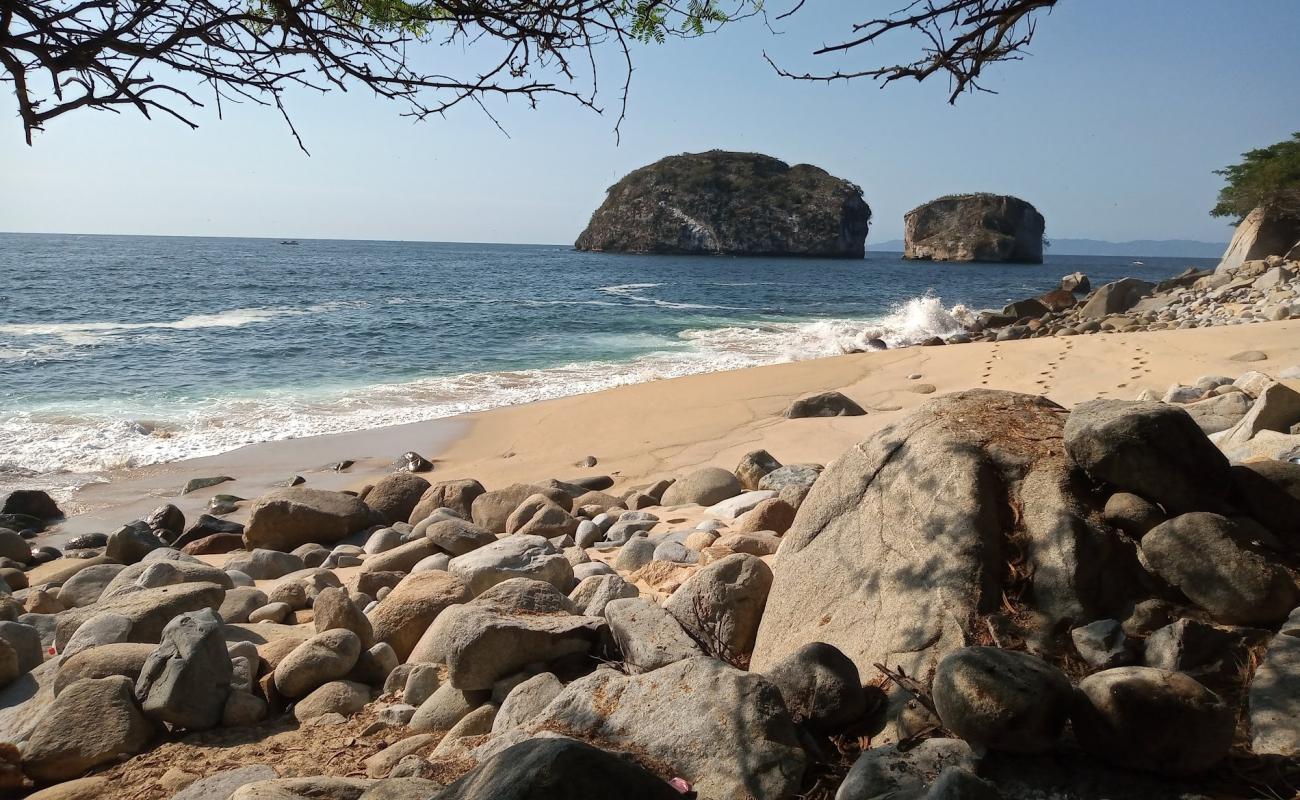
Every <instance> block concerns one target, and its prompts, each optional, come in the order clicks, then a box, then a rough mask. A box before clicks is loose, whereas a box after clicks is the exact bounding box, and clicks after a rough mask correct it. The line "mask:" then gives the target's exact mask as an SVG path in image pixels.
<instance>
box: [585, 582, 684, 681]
mask: <svg viewBox="0 0 1300 800" xmlns="http://www.w3.org/2000/svg"><path fill="white" fill-rule="evenodd" d="M605 619H606V620H607V621H608V622H609V632H610V635H612V636H613V637H614V645H615V646H616V647H617V648H618V652H619V654H620V655H621V656H622V657H623V666H624V668H625V669H626V670H627V672H629V673H632V674H636V673H642V672H650V671H652V670H656V669H659V668H660V667H664V666H667V665H669V664H675V663H677V662H678V661H683V660H685V659H688V658H694V657H695V656H702V655H704V651H703V650H701V649H700V646H699V645H698V644H696V643H695V640H694V639H692V638H691V637H690V636H688V635H687V634H686V631H685V629H683V628H682V626H681V623H679V622H678V621H677V620H676V619H673V616H672V615H671V614H669V613H668V612H667V611H665V610H664V609H663V608H661V607H659V606H657V605H655V604H654V602H653V601H651V600H647V599H646V598H643V597H634V598H627V599H620V600H613V601H611V602H610V603H609V604H608V605H606V606H605Z"/></svg>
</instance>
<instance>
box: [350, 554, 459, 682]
mask: <svg viewBox="0 0 1300 800" xmlns="http://www.w3.org/2000/svg"><path fill="white" fill-rule="evenodd" d="M470 597H472V595H471V594H470V592H469V589H468V588H467V587H466V586H465V583H464V582H463V581H462V580H461V579H460V578H458V577H456V576H455V575H451V574H449V573H447V572H440V571H434V572H419V573H414V574H411V575H408V576H407V577H405V578H403V579H402V581H401V582H400V583H398V584H397V585H396V586H394V587H393V590H392V591H391V592H389V593H388V595H387V596H386V597H384V599H383V600H380V601H379V605H377V606H375V607H374V608H373V609H372V610H371V611H370V613H369V614H368V615H367V616H368V617H369V618H370V625H371V628H372V629H373V630H374V634H375V641H378V642H387V643H388V644H389V645H390V646H391V647H392V648H393V651H394V652H395V653H396V654H397V657H398V659H399V660H400V661H406V659H407V657H408V656H410V654H411V650H412V649H414V648H415V645H416V643H417V642H418V641H419V640H420V637H421V636H422V635H423V634H424V632H425V630H427V629H428V627H429V625H430V624H431V623H432V622H433V621H434V620H435V619H437V617H438V615H439V614H441V613H442V612H443V610H444V609H446V608H448V607H449V606H451V605H454V604H456V603H464V602H466V601H468V600H469V599H470Z"/></svg>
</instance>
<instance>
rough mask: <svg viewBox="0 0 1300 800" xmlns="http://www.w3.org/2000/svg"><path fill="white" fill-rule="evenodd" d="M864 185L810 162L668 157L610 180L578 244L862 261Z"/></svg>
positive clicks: (743, 156)
mask: <svg viewBox="0 0 1300 800" xmlns="http://www.w3.org/2000/svg"><path fill="white" fill-rule="evenodd" d="M870 220H871V209H870V208H868V206H867V204H866V202H864V201H863V199H862V190H861V189H859V188H858V187H857V186H855V185H853V184H852V183H849V182H848V181H845V180H842V179H840V178H836V177H833V176H831V175H830V174H828V173H827V172H826V171H825V170H822V169H819V168H817V167H814V166H810V165H808V164H798V165H796V166H793V167H791V166H789V165H787V164H786V163H785V162H782V161H779V160H777V159H775V158H772V157H770V156H764V155H759V154H757V153H732V152H726V151H722V150H711V151H709V152H706V153H693V154H692V153H687V154H683V155H678V156H669V157H667V158H664V159H661V160H659V161H656V162H655V163H653V164H650V165H648V166H645V167H641V168H640V169H637V170H633V171H632V172H630V173H628V175H626V176H625V177H624V178H623V179H622V180H620V181H619V182H618V183H616V184H614V185H613V186H611V187H610V188H609V190H608V192H607V194H606V197H605V201H604V202H603V203H601V205H600V207H599V208H598V209H596V212H595V213H594V214H592V216H591V222H590V223H589V224H588V225H587V228H586V230H584V231H583V232H582V233H581V234H580V235H579V236H578V240H577V242H576V244H575V245H574V246H575V247H576V248H577V249H579V250H604V251H608V252H629V253H686V254H704V253H707V254H725V255H750V256H760V255H765V256H784V255H791V256H793V255H802V256H832V257H838V258H862V257H863V255H864V253H865V242H866V236H867V227H868V224H869V222H870Z"/></svg>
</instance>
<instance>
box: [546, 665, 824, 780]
mask: <svg viewBox="0 0 1300 800" xmlns="http://www.w3.org/2000/svg"><path fill="white" fill-rule="evenodd" d="M523 730H524V731H525V732H526V733H536V732H539V731H552V732H555V733H560V734H565V735H571V736H573V737H574V738H578V739H581V740H583V741H586V742H589V743H591V744H594V745H596V746H598V747H601V748H605V749H611V750H628V751H631V752H635V753H639V754H641V755H643V756H644V757H645V758H647V759H649V761H650V762H651V763H655V764H660V765H662V767H663V769H665V770H667V771H671V772H672V773H673V774H674V775H675V776H680V777H682V778H685V779H686V780H687V781H689V782H690V783H692V784H693V785H694V788H695V791H697V792H698V793H699V795H700V796H701V797H707V798H710V800H777V798H783V797H788V796H790V795H791V794H793V793H794V792H795V791H796V790H797V789H798V788H799V785H800V781H801V779H802V778H803V771H804V766H805V763H806V756H805V754H804V751H803V749H802V748H801V747H800V746H799V743H798V738H797V734H796V732H795V727H794V723H793V722H791V720H790V714H789V712H788V711H786V708H785V704H784V703H783V702H782V700H781V693H780V692H778V691H777V690H776V687H774V686H772V684H770V683H768V682H767V681H766V680H764V679H763V678H762V677H761V676H759V675H757V674H754V673H747V672H742V671H740V670H738V669H735V668H733V667H730V666H728V665H726V664H723V663H722V662H720V661H716V660H714V659H712V658H705V657H700V658H691V659H687V660H685V661H679V662H677V663H675V664H670V665H668V666H666V667H663V668H662V669H658V670H655V671H654V672H649V673H646V674H644V675H631V676H627V675H621V674H619V673H617V672H615V671H614V670H609V669H601V670H597V671H596V672H594V673H592V674H591V675H588V676H587V677H585V678H582V679H580V680H577V681H574V682H573V683H571V684H569V685H568V686H567V687H565V689H564V692H563V693H561V694H560V696H559V697H557V698H555V700H553V701H551V704H550V705H548V706H547V707H546V708H545V710H543V711H542V713H541V714H540V715H538V716H537V717H535V718H534V719H533V720H532V722H530V723H528V724H527V725H525V726H524V728H523Z"/></svg>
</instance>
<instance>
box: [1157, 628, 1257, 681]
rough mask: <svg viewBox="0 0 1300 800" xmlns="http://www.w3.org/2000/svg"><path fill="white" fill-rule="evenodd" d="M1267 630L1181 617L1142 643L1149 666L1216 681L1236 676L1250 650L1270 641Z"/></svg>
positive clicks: (1247, 657)
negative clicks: (1221, 624) (1215, 623)
mask: <svg viewBox="0 0 1300 800" xmlns="http://www.w3.org/2000/svg"><path fill="white" fill-rule="evenodd" d="M1268 638H1269V633H1268V631H1266V630H1259V629H1255V628H1229V627H1220V626H1217V625H1210V624H1208V623H1205V622H1200V621H1198V620H1194V619H1180V620H1178V621H1177V622H1174V623H1171V624H1169V625H1166V626H1164V627H1163V628H1159V629H1157V630H1156V631H1154V632H1153V633H1152V634H1151V635H1150V636H1148V637H1147V638H1146V641H1145V642H1143V644H1142V647H1143V649H1142V661H1143V663H1145V664H1146V666H1148V667H1155V668H1156V669H1163V670H1167V671H1169V672H1181V673H1184V674H1186V675H1190V676H1192V677H1193V678H1196V679H1197V680H1199V681H1201V682H1202V683H1207V684H1210V685H1214V684H1215V683H1216V682H1218V683H1219V684H1222V683H1223V679H1225V678H1233V677H1235V676H1237V675H1238V674H1239V672H1240V670H1241V665H1242V664H1246V663H1248V662H1249V661H1250V658H1251V650H1252V649H1253V648H1254V647H1257V646H1258V645H1261V644H1263V643H1265V642H1267V641H1268Z"/></svg>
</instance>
